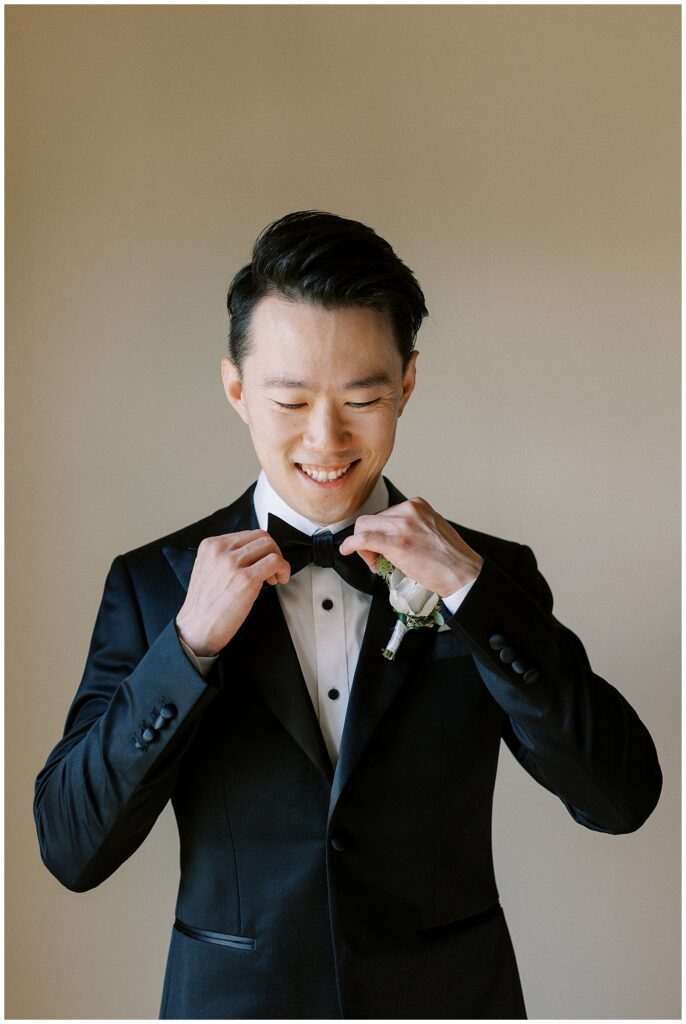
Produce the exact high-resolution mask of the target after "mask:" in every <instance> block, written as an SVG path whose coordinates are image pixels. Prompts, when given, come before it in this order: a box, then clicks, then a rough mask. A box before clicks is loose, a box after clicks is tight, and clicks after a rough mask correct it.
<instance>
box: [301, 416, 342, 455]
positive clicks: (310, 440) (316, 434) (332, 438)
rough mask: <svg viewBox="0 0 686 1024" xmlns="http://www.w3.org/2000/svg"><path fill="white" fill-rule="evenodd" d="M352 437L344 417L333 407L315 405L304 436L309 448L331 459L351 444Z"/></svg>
mask: <svg viewBox="0 0 686 1024" xmlns="http://www.w3.org/2000/svg"><path fill="white" fill-rule="evenodd" d="M351 436H352V435H351V433H350V429H349V427H348V425H347V423H346V422H345V419H344V417H343V416H341V414H340V412H339V411H338V410H337V409H336V408H335V407H334V406H333V405H328V404H324V403H322V404H320V405H317V404H316V403H315V405H313V407H312V409H311V411H310V415H309V417H308V420H307V424H306V428H305V434H304V436H303V441H304V443H305V445H306V446H307V448H309V449H311V451H313V452H317V453H318V454H319V455H320V456H326V457H327V458H330V457H331V456H332V455H336V454H337V453H339V452H342V451H343V450H344V449H345V448H346V447H347V446H348V445H349V444H350V439H351Z"/></svg>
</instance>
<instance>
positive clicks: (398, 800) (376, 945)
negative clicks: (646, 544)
mask: <svg viewBox="0 0 686 1024" xmlns="http://www.w3.org/2000/svg"><path fill="white" fill-rule="evenodd" d="M228 306H229V314H230V321H231V328H230V345H229V352H230V357H229V358H225V359H224V360H222V377H223V382H224V388H225V391H226V395H227V398H228V400H229V402H230V403H231V405H232V406H233V407H234V409H235V410H236V411H237V412H238V414H239V415H240V416H241V418H242V419H243V421H244V422H245V424H246V425H247V427H248V429H249V431H250V436H251V439H252V443H253V445H254V447H255V451H256V453H257V456H258V458H259V461H260V463H261V466H262V471H261V473H260V475H259V478H258V480H257V482H256V483H255V484H253V485H251V487H249V488H248V490H247V491H246V492H245V493H244V494H243V495H241V496H240V497H239V498H238V499H237V500H236V501H234V502H233V503H232V504H231V505H229V506H228V507H226V508H223V509H220V510H218V511H217V512H215V513H213V514H212V515H210V516H208V517H207V518H206V519H203V520H201V521H200V522H197V523H194V524H192V525H191V526H188V527H185V528H184V529H181V530H178V531H176V532H175V533H173V534H170V535H169V536H166V537H163V538H161V539H160V540H157V541H153V542H151V543H149V544H146V545H145V546H143V547H141V548H138V549H136V550H135V551H130V552H128V553H127V554H125V555H120V556H117V558H115V559H114V561H113V563H112V567H111V569H110V573H109V575H108V578H107V581H106V584H105V591H104V595H103V599H102V603H101V606H100V610H99V613H98V617H97V621H96V624H95V629H94V633H93V639H92V641H91V647H90V651H89V654H88V659H87V663H86V668H85V671H84V675H83V679H82V680H81V684H80V686H79V689H78V691H77V693H76V696H75V698H74V701H73V703H72V705H71V707H70V709H69V714H68V716H67V721H66V725H65V729H64V735H63V737H62V739H61V740H60V742H59V743H58V744H57V746H56V747H55V748H54V750H53V751H52V753H51V754H50V756H49V757H48V760H47V763H46V765H45V766H44V768H43V769H42V771H41V772H40V774H39V775H38V778H37V780H36V796H35V803H34V814H35V819H36V826H37V830H38V837H39V842H40V849H41V855H42V857H43V859H44V861H45V863H46V865H47V867H48V868H49V869H50V871H52V872H53V874H54V875H55V876H56V877H57V878H58V879H59V880H60V881H61V882H62V883H63V884H64V885H66V886H67V887H68V888H70V889H73V890H75V891H84V890H87V889H90V888H93V887H94V886H96V885H99V884H100V883H101V882H103V881H104V880H105V879H106V878H108V876H109V875H111V874H112V873H113V872H114V871H115V870H116V869H117V867H118V866H119V865H120V864H121V863H122V862H123V861H124V860H125V859H126V858H127V857H129V856H130V855H131V854H132V853H133V852H134V851H135V850H136V849H137V847H138V846H139V845H140V844H141V843H142V842H143V840H144V839H145V837H146V835H147V834H148V832H149V831H150V829H151V828H152V826H153V824H154V822H155V820H156V818H157V816H158V814H159V813H160V812H161V810H162V809H163V807H164V806H165V804H166V803H167V801H168V800H169V799H171V801H172V803H173V807H174V811H175V814H176V819H177V823H178V828H179V833H180V843H181V878H180V885H179V892H178V899H177V903H176V909H175V920H174V924H173V928H172V935H171V945H170V950H169V957H168V961H167V969H166V974H165V979H164V986H163V994H162V1005H161V1011H160V1016H161V1017H163V1018H215V1019H219V1018H225V1019H226V1018H253V1019H254V1018H268V1019H275V1018H325V1019H330V1018H341V1017H353V1018H360V1017H369V1018H407V1017H410V1018H412V1017H414V1018H422V1019H423V1018H472V1019H475V1018H523V1017H525V1016H526V1012H525V1007H524V1001H523V997H522V992H521V987H520V983H519V977H518V972H517V966H516V962H515V958H514V953H513V950H512V946H511V942H510V938H509V934H508V930H507V925H506V923H505V918H504V915H503V911H502V909H501V907H500V903H499V900H498V892H497V888H496V883H495V878H494V875H493V863H492V854H491V838H490V826H491V820H490V819H491V804H492V795H493V787H494V783H495V775H496V766H497V759H498V753H499V749H500V744H501V740H504V742H505V743H506V745H507V746H508V747H509V749H510V750H511V751H512V753H513V754H514V756H515V757H516V758H517V760H518V761H519V762H520V764H521V765H522V767H523V768H524V769H525V770H526V771H527V772H528V773H529V774H530V775H531V776H533V778H534V779H536V780H537V781H538V782H539V783H540V784H541V785H543V786H544V787H546V788H547V789H549V790H551V791H552V792H554V793H555V794H557V795H558V796H559V798H560V799H561V800H562V802H563V804H564V805H565V807H566V808H567V810H568V811H569V813H570V814H571V815H572V817H573V818H574V819H575V820H576V821H577V822H579V823H580V824H582V825H584V826H585V827H587V828H589V829H594V830H596V831H600V832H608V833H621V832H630V831H633V830H635V829H636V828H638V827H639V826H640V825H641V824H642V823H643V822H644V821H645V820H646V818H647V817H648V816H649V814H650V813H651V812H652V810H653V808H654V807H655V804H656V802H657V800H658V797H659V793H660V788H661V773H660V768H659V764H658V761H657V756H656V753H655V748H654V746H653V743H652V740H651V738H650V735H649V734H648V732H647V730H646V728H645V726H644V725H643V724H642V722H641V721H640V719H639V718H638V716H637V715H636V713H635V712H634V710H633V709H632V708H631V707H630V706H629V704H628V703H627V702H626V700H625V699H624V698H623V697H622V696H621V695H620V693H619V692H618V691H617V690H616V689H614V688H613V687H612V686H611V685H610V684H609V683H607V682H605V680H603V679H601V678H600V677H599V676H597V675H595V674H594V673H593V671H592V669H591V667H590V665H589V662H588V658H587V656H586V653H585V651H584V648H583V646H582V644H581V642H580V641H579V640H578V638H577V637H576V636H574V634H573V633H572V632H571V631H570V630H568V629H567V628H566V627H564V626H563V625H561V624H560V623H559V622H558V621H557V620H556V619H555V618H554V616H553V615H552V596H551V593H550V590H549V588H548V585H547V584H546V582H545V580H544V578H543V577H542V576H541V574H540V573H539V572H538V569H537V566H536V561H535V558H534V555H533V553H532V552H531V550H530V549H529V548H528V547H526V546H525V545H521V544H517V543H514V542H510V541H505V540H501V539H499V538H496V537H492V536H489V535H487V534H483V533H479V532H477V531H475V530H472V529H468V528H466V527H462V526H460V525H458V524H457V523H453V522H449V521H448V520H446V519H444V518H443V516H441V515H440V514H439V513H438V512H437V511H436V510H435V509H434V508H433V507H432V506H431V505H430V504H429V503H428V502H427V501H425V500H424V499H422V498H420V497H412V498H410V499H407V498H406V497H405V496H404V495H403V494H401V493H400V492H399V491H398V490H397V489H396V487H395V486H394V485H393V484H392V483H391V481H390V480H388V479H387V478H385V477H384V476H383V475H382V471H383V468H384V466H385V465H386V462H387V461H388V458H389V456H390V454H391V452H392V450H393V444H394V440H395V431H396V425H397V421H398V418H399V417H400V416H401V415H402V412H403V410H404V408H405V405H406V404H407V401H408V400H409V398H410V395H411V394H412V390H413V388H414V384H415V373H416V359H417V352H416V351H415V350H414V342H415V339H416V335H417V332H418V330H419V327H420V325H421V322H422V319H423V317H424V316H425V315H426V308H425V305H424V297H423V295H422V292H421V289H420V287H419V284H418V283H417V281H416V279H415V277H414V275H413V274H412V272H411V271H410V270H409V269H408V268H407V267H406V266H405V265H404V264H403V263H402V261H401V260H400V259H399V258H398V257H397V256H396V255H395V253H394V252H393V250H392V249H391V247H390V246H389V245H388V243H387V242H385V241H384V240H383V239H382V238H380V237H379V236H378V235H376V233H375V232H374V231H372V230H371V229H370V228H368V227H365V226H364V225H362V224H360V223H358V222H356V221H352V220H346V219H343V218H340V217H336V216H334V215H332V214H326V213H319V212H316V211H307V212H301V213H294V214H289V215H287V216H285V217H283V218H281V219H280V220H278V221H276V222H275V223H274V224H272V225H269V227H268V228H266V229H265V231H263V232H262V234H261V235H260V237H259V238H258V240H257V242H256V244H255V248H254V251H253V258H252V261H251V263H250V264H249V265H248V266H246V267H244V268H243V269H242V270H241V271H240V272H239V273H238V274H237V275H236V277H235V278H234V280H233V282H232V284H231V288H230V291H229V297H228ZM445 457H446V458H447V457H448V452H447V451H446V452H445ZM379 555H383V556H384V557H385V558H386V559H388V560H389V561H390V562H391V563H392V564H393V565H394V566H396V567H397V568H398V569H399V570H401V571H402V572H403V573H404V574H406V575H407V576H409V577H411V578H412V579H414V580H416V581H418V583H420V584H421V585H422V586H423V587H425V588H427V589H428V590H429V591H432V592H434V593H435V594H437V595H439V596H440V598H441V612H442V615H443V618H444V620H445V624H444V625H443V626H442V627H440V629H439V628H438V627H434V628H424V629H416V630H412V631H410V632H408V633H407V635H406V636H405V638H404V639H403V641H402V644H401V646H400V649H399V651H398V654H397V657H396V659H395V660H393V661H389V660H386V659H384V657H383V656H382V654H381V650H382V648H383V647H384V646H385V645H386V644H387V643H388V640H389V637H390V634H391V632H392V630H393V626H394V623H395V621H396V616H395V613H394V611H393V610H392V608H391V607H390V604H389V600H388V598H389V594H388V588H387V586H386V584H385V582H384V581H383V580H382V578H381V577H380V576H378V575H376V573H375V572H374V569H375V566H376V559H377V557H378V556H379Z"/></svg>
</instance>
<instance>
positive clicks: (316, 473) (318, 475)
mask: <svg viewBox="0 0 686 1024" xmlns="http://www.w3.org/2000/svg"><path fill="white" fill-rule="evenodd" d="M351 465H352V463H350V465H348V466H346V467H345V469H337V470H333V471H332V472H327V470H324V469H308V468H307V466H303V465H302V464H301V465H300V468H301V469H302V471H303V473H307V475H308V476H311V477H312V479H313V480H318V481H319V482H320V483H324V482H326V481H327V480H338V478H339V476H343V475H344V474H345V473H347V472H348V470H349V469H350V466H351Z"/></svg>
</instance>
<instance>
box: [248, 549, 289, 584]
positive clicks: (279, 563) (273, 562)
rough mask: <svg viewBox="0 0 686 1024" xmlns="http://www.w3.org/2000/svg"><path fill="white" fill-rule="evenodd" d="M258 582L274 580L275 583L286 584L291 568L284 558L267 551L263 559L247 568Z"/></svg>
mask: <svg viewBox="0 0 686 1024" xmlns="http://www.w3.org/2000/svg"><path fill="white" fill-rule="evenodd" d="M247 568H249V569H251V570H252V572H254V574H255V576H256V577H257V578H258V579H260V580H271V578H272V577H274V578H275V581H276V583H288V581H289V579H290V578H291V567H290V565H289V563H288V562H287V561H286V559H285V558H282V557H281V555H278V554H277V553H276V552H275V551H269V552H268V553H267V554H266V555H265V556H264V557H263V558H260V560H259V561H257V562H255V563H254V564H253V565H251V566H249V567H247Z"/></svg>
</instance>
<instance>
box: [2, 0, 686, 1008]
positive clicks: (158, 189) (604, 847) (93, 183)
mask: <svg viewBox="0 0 686 1024" xmlns="http://www.w3.org/2000/svg"><path fill="white" fill-rule="evenodd" d="M6 12H7V32H6V42H7V100H8V111H7V119H6V124H7V188H8V202H7V218H6V221H7V275H8V276H7V334H6V340H7V345H6V349H7V352H6V354H7V364H6V365H7V370H6V380H7V395H6V408H7V455H6V466H7V514H6V523H7V555H6V567H7V583H6V587H7V589H6V608H7V622H6V648H7V676H6V702H7V703H6V722H7V729H6V752H7V772H6V778H7V795H6V809H7V829H6V837H7V852H6V869H7V888H6V911H7V925H8V927H7V943H6V949H7V974H6V991H7V1008H6V1013H7V1015H8V1016H10V1017H38V1018H41V1017H48V1018H50V1017H96V1018H97V1017H146V1016H148V1017H155V1016H156V1015H157V1013H158V1007H159V995H160V991H161V984H162V971H163V966H164V959H165V954H166V948H167V942H168V936H169V933H170V928H171V924H172V920H173V906H174V898H175V891H176V884H177V878H178V868H177V862H178V844H177V838H176V832H175V827H174V822H173V818H172V816H171V813H170V809H169V808H167V810H166V811H165V812H164V814H163V815H162V817H161V818H160V820H159V822H158V824H157V825H156V827H155V829H154V830H153V832H152V834H151V835H150V837H149V838H148V840H147V841H146V843H145V844H144V846H143V847H142V848H141V849H140V850H139V851H138V853H137V854H136V855H135V857H134V858H133V859H132V860H131V861H129V862H128V863H127V864H125V865H124V866H123V867H122V868H121V869H120V871H119V872H118V873H117V874H116V875H115V876H114V877H112V878H111V879H110V880H108V881H107V882H106V883H104V884H103V885H102V886H101V887H100V888H99V889H97V890H95V891H92V892H89V893H85V894H82V895H76V894H73V893H70V892H68V891H67V890H66V889H62V888H61V887H60V885H59V884H58V883H57V882H56V881H55V880H54V879H53V878H52V877H51V876H50V875H49V874H48V872H47V871H46V870H45V869H44V868H43V866H42V865H41V863H40V859H39V854H38V846H37V841H36V837H35V832H34V826H33V820H32V815H31V803H32V796H33V781H34V778H35V775H36V773H37V772H38V770H39V769H40V768H41V767H42V764H43V763H44V760H45V758H46V756H47V754H48V752H49V750H50V749H51V747H52V746H53V745H54V743H56V742H57V740H58V739H59V737H60V735H61V730H62V727H63V724H64V718H65V715H66V712H67V708H68V705H69V703H70V701H71V699H72V696H73V694H74V692H75V689H76V686H77V684H78V681H79V678H80V675H81V671H82V668H83V664H84V660H85V655H86V649H87V645H88V640H89V638H90V632H91V629H92V625H93V621H94V616H95V612H96V609H97V605H98V602H99V599H100V595H101V592H102V586H103V583H104V579H105V574H106V571H107V569H108V567H109V565H110V563H111V561H112V559H113V557H114V556H115V555H116V554H118V553H120V552H123V551H125V550H128V549H130V548H132V547H134V546H137V545H139V544H142V543H144V542H146V541H148V540H151V539H152V538H154V537H157V536H160V535H162V534H164V533H166V532H169V531H171V530H173V529H175V528H177V527H180V526H182V525H184V524H185V523H187V522H191V521H193V520H194V519H197V518H200V517H201V516H203V515H205V514H207V513H209V512H210V511H212V510H214V509H215V508H218V507H220V506H222V505H225V504H227V503H228V502H229V501H230V500H231V499H233V498H234V497H235V496H237V495H238V493H240V492H241V491H242V490H243V489H244V488H245V487H246V486H247V485H248V484H249V483H250V482H251V481H252V480H253V479H254V477H255V475H256V470H257V466H256V462H255V458H254V455H253V454H252V450H251V448H250V446H249V439H248V435H247V433H246V430H245V428H244V427H243V424H242V423H241V422H240V420H239V419H238V417H237V416H236V415H235V414H234V413H233V412H232V410H231V409H230V408H229V406H228V405H227V404H226V402H225V399H224V396H223V392H222V388H221V382H220V376H219V360H220V358H221V356H222V355H223V353H224V348H225V335H226V328H227V324H226V317H225V306H224V303H225V291H226V286H227V284H228V282H229V280H230V278H231V276H232V275H233V273H234V272H235V271H236V270H237V269H238V267H239V266H241V265H242V264H243V263H244V262H245V261H246V259H247V258H248V255H249V250H250V246H251V244H252V241H253V239H254V237H255V235H256V234H257V232H258V231H259V230H260V229H261V228H262V227H263V226H264V225H265V224H266V223H267V222H268V221H270V220H272V219H274V218H276V217H278V216H280V215H281V214H283V213H285V212H287V211H289V210H295V209H301V208H310V207H317V208H321V209H325V210H332V211H334V212H338V213H341V214H343V215H346V216H353V217H355V218H358V219H360V220H362V221H365V222H367V223H369V224H371V225H372V226H373V227H375V228H376V229H377V230H378V231H379V232H380V233H381V234H383V235H384V236H386V237H387V238H388V239H389V240H390V241H391V243H392V244H393V245H394V247H395V248H396V250H397V252H398V253H399V254H400V255H401V256H402V257H403V258H404V259H405V260H406V261H407V262H408V263H409V265H410V266H411V267H412V268H413V269H414V270H415V272H416V273H417V275H418V277H419V279H420V281H421V282H422V284H423V286H424V289H425V291H426V296H427V300H428V305H429V307H430V310H431V320H430V321H429V322H427V323H426V325H425V327H424V328H423V330H422V332H421V335H420V342H419V346H418V347H419V348H420V350H421V356H420V358H419V363H418V374H419V383H418V387H417V391H416V393H415V395H414V396H413V399H412V401H411V402H410V405H409V406H408V410H407V413H406V415H405V416H404V417H403V419H402V420H401V423H400V428H399V439H398V446H397V451H396V454H394V456H393V458H392V460H391V462H390V463H389V466H388V470H387V472H388V474H389V475H390V476H391V477H392V479H393V480H394V481H395V482H396V483H397V484H398V486H400V487H401V488H402V489H403V490H405V491H406V493H408V492H409V493H417V494H422V495H423V496H424V497H426V498H427V499H428V500H429V501H430V502H431V503H433V504H435V505H436V507H438V508H439V509H440V510H441V511H442V512H443V513H444V514H445V515H446V516H449V517H450V518H455V519H458V520H460V521H461V522H463V523H465V524H467V525H471V526H475V527H477V528H480V529H482V530H486V531H490V532H493V533H497V534H500V535H503V536H506V537H510V538H512V539H515V540H521V541H524V542H526V543H528V544H530V545H531V546H532V547H533V549H534V551H535V552H536V554H537V556H538V559H539V564H540V566H541V569H542V571H543V573H544V574H545V575H546V577H547V578H548V580H549V582H550V584H551V586H552V588H553V591H554V593H555V595H556V614H557V616H558V618H560V619H561V620H562V621H564V622H566V623H567V624H568V625H570V626H571V627H572V628H573V629H574V630H575V631H576V632H578V633H579V634H580V635H581V637H582V639H583V640H584V643H585V645H586V648H587V650H588V652H589V656H590V658H591V662H592V664H593V665H594V668H595V669H596V671H597V672H599V673H600V674H601V675H603V676H605V677H606V678H607V679H609V680H610V681H611V682H613V683H614V684H615V685H616V686H617V687H618V688H619V689H621V691H622V692H623V693H624V694H625V695H626V696H627V697H628V699H629V700H630V701H631V702H632V703H633V704H634V706H635V707H636V709H637V710H638V712H639V714H640V715H641V717H642V718H643V719H644V721H645V722H646V724H647V725H648V727H649V728H650V730H651V731H652V733H653V736H654V737H655V740H656V743H657V746H658V750H659V753H660V757H661V762H662V766H663V770H664V773H665V787H664V792H663V797H662V800H661V803H660V805H659V807H658V808H657V810H656V812H655V813H654V815H653V817H652V818H651V819H650V820H649V822H648V823H647V824H646V825H645V827H644V828H643V829H642V830H641V831H639V832H638V833H636V834H634V835H628V836H620V837H613V836H608V835H602V834H599V833H594V832H591V831H588V830H585V829H583V828H581V827H580V826H578V825H576V824H575V823H574V822H573V821H572V819H571V818H570V817H569V816H568V815H567V812H566V811H565V809H564V807H563V806H562V804H561V803H559V801H557V800H556V799H555V798H554V797H553V796H551V795H550V794H549V793H547V792H546V791H544V790H543V789H541V788H540V787H538V786H536V784H535V783H534V782H533V781H532V780H531V779H530V778H529V777H528V776H527V775H525V773H524V772H523V771H522V770H521V769H520V768H519V767H518V766H517V765H516V764H515V763H514V761H513V759H512V757H511V756H510V754H509V752H508V751H507V750H505V749H504V750H503V755H502V760H501V771H500V777H499V782H498V788H497V802H496V814H495V841H496V868H497V872H498V878H499V884H500V891H501V897H502V901H503V904H504V907H505V911H506V915H507V918H508V921H509V923H510V927H511V931H512V934H513V939H514V942H515V946H516V949H517V952H518V959H519V964H520V969H521V974H522V979H523V984H524V990H525V994H526V998H527V1004H528V1010H529V1014H530V1016H531V1017H553V1018H588V1017H601V1018H617V1017H619V1018H642V1017H652V1018H669V1017H677V1016H679V1014H680V1008H679V978H678V967H679V963H680V948H679V936H680V930H679V917H678V915H679V904H680V890H679V864H680V851H679V807H680V795H679V760H678V739H679V717H680V708H679V621H680V620H679V612H678V601H679V578H678V563H679V533H678V529H679V487H678V480H679V434H678V427H679V413H678V398H679V395H678V378H679V322H678V312H679V309H678V284H679V206H678V200H679V197H678V182H679V31H680V26H679V8H678V6H651V7H643V6H596V7H591V6H484V5H477V6H428V7H417V6H369V7H366V6H350V7H342V6H341V7H339V6H331V7H326V6H279V7H268V6H265V7H258V6H236V7H233V6H211V7H202V6H198V7H189V6H173V7H172V6H143V7H131V6H100V7H92V6H91V7H89V6H71V7H63V6H22V7H17V6H14V7H12V6H10V7H8V8H6ZM428 452H430V454H427V453H428Z"/></svg>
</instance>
